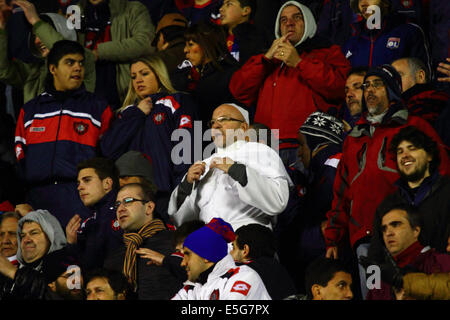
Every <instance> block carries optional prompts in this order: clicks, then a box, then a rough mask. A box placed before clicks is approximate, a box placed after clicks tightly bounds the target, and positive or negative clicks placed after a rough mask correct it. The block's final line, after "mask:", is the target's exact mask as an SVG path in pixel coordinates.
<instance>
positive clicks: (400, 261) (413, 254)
mask: <svg viewBox="0 0 450 320" xmlns="http://www.w3.org/2000/svg"><path fill="white" fill-rule="evenodd" d="M422 250H424V246H423V245H421V244H420V242H419V241H416V242H414V243H413V244H412V245H410V246H409V247H408V248H406V249H405V250H403V251H402V252H400V253H399V254H398V255H396V256H395V257H394V260H395V262H396V263H397V266H398V267H399V268H403V267H405V266H407V265H408V264H411V263H413V262H414V260H416V259H417V256H418V255H419V254H420V253H421V252H422Z"/></svg>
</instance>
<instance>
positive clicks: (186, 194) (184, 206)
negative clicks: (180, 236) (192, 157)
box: [168, 104, 292, 229]
mask: <svg viewBox="0 0 450 320" xmlns="http://www.w3.org/2000/svg"><path fill="white" fill-rule="evenodd" d="M210 125H211V128H212V131H211V136H212V139H213V141H214V145H215V148H216V152H215V153H214V154H212V155H211V156H210V157H208V158H206V159H204V160H203V161H198V162H196V163H194V164H193V165H192V166H191V167H190V168H189V170H188V172H187V174H186V176H185V177H184V178H183V180H182V182H181V183H180V184H179V185H178V187H177V188H176V189H175V190H174V191H173V192H172V195H171V198H170V202H169V211H168V212H169V215H170V216H171V217H172V219H173V220H174V222H175V225H176V226H179V225H181V224H183V223H184V222H186V221H190V220H194V219H199V220H202V221H204V222H205V223H208V222H209V221H210V220H211V219H212V218H214V217H219V218H222V219H223V220H225V221H226V222H228V223H230V224H231V225H232V227H233V229H238V228H239V227H240V226H243V225H247V224H251V223H258V224H261V225H264V226H266V227H268V228H270V229H272V228H273V225H274V221H275V218H276V216H277V215H278V214H279V213H281V212H282V211H283V210H284V209H285V208H286V205H287V201H288V197H289V186H290V185H292V182H291V180H290V178H289V177H288V174H287V172H286V170H285V168H284V165H283V163H282V161H281V159H280V157H279V156H278V154H277V153H276V151H275V150H273V149H272V148H270V147H268V146H267V145H265V144H262V143H257V142H247V138H248V137H249V135H251V134H252V133H253V134H255V133H254V132H251V130H248V127H249V116H248V112H247V111H246V110H244V109H243V108H241V107H239V106H237V105H235V104H223V105H220V106H219V107H217V108H216V109H215V110H214V112H213V115H212V119H211V121H210ZM260 133H261V132H260ZM255 136H256V134H255ZM250 141H252V139H250ZM208 148H209V146H208V147H207V149H208ZM207 149H205V150H207Z"/></svg>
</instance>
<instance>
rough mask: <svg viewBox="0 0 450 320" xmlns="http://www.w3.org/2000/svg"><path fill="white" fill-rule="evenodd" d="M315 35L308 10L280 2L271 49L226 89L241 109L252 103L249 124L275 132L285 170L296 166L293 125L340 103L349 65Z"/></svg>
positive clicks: (333, 47)
mask: <svg viewBox="0 0 450 320" xmlns="http://www.w3.org/2000/svg"><path fill="white" fill-rule="evenodd" d="M316 30H317V26H316V21H315V19H314V17H313V15H312V13H311V11H310V10H309V9H308V7H306V6H305V5H302V4H300V3H298V2H296V1H288V2H286V3H285V4H284V5H283V6H282V7H281V9H280V11H279V12H278V17H277V21H276V24H275V37H276V38H277V39H276V40H275V41H274V42H273V43H272V46H271V48H270V49H269V50H268V51H267V52H266V53H265V54H260V55H255V56H253V57H251V58H250V59H249V60H248V61H247V63H246V64H244V66H242V68H241V69H239V70H238V71H237V72H236V73H235V74H234V75H233V77H232V78H231V81H230V84H229V87H230V91H231V93H232V94H233V96H234V98H235V99H237V100H238V101H240V102H241V103H243V104H245V105H246V106H247V107H249V106H251V105H252V104H254V103H256V102H257V107H256V114H255V122H260V123H264V124H266V125H268V126H269V127H270V128H271V129H279V130H280V149H281V152H280V156H281V158H282V159H283V161H284V162H287V163H285V164H289V163H292V162H295V161H296V148H297V146H298V143H297V129H298V124H299V123H303V122H304V121H305V120H306V118H307V117H308V115H310V114H311V113H312V112H314V111H323V112H327V111H328V110H329V109H330V108H332V107H334V106H336V105H338V104H339V103H341V102H342V101H343V99H344V85H345V79H346V75H347V73H348V71H349V70H350V64H349V62H348V61H347V60H346V59H345V57H344V55H343V54H342V52H341V49H340V47H339V46H337V45H332V44H331V42H329V41H328V40H326V39H324V38H321V37H319V36H316Z"/></svg>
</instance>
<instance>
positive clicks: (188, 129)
mask: <svg viewBox="0 0 450 320" xmlns="http://www.w3.org/2000/svg"><path fill="white" fill-rule="evenodd" d="M197 110H198V108H197V105H196V104H195V102H194V100H193V99H192V98H191V97H190V96H188V95H182V98H181V101H180V107H179V109H178V110H177V111H176V112H175V113H174V120H175V121H174V127H173V128H172V129H173V130H172V138H174V136H173V133H174V131H175V130H179V129H182V130H179V131H178V133H180V134H181V136H182V137H181V138H180V140H181V141H179V140H175V141H172V152H173V154H172V156H173V157H174V156H176V157H179V159H180V160H182V161H180V162H181V163H177V164H175V163H174V166H173V177H174V181H172V182H173V185H174V186H177V185H179V184H180V183H181V180H182V179H183V177H184V175H185V174H186V172H187V171H188V170H189V167H190V166H191V165H192V163H194V153H195V143H191V141H194V121H196V120H198V113H197ZM186 139H187V140H186ZM187 142H189V143H187ZM177 146H179V147H183V148H181V150H178V149H175V148H177ZM185 146H186V147H187V148H184V147H185ZM184 151H189V152H188V153H186V154H185V153H184ZM189 153H190V154H189Z"/></svg>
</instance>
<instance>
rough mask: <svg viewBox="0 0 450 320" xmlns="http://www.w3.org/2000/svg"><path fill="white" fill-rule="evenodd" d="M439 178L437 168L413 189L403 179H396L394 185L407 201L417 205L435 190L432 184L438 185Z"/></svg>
mask: <svg viewBox="0 0 450 320" xmlns="http://www.w3.org/2000/svg"><path fill="white" fill-rule="evenodd" d="M440 178H441V175H440V174H439V170H435V171H434V172H433V173H432V174H431V175H430V176H429V177H426V178H425V179H424V180H423V181H422V183H421V184H420V186H419V187H417V188H415V189H414V190H413V189H411V188H410V187H409V185H408V182H407V181H405V180H404V179H398V180H397V181H396V182H395V185H396V186H397V187H398V189H399V191H400V193H401V194H402V197H403V198H405V199H407V200H408V202H409V203H412V204H413V205H415V206H417V205H419V204H420V203H421V202H422V201H423V200H424V199H425V198H426V197H428V195H430V194H431V193H432V192H433V191H434V190H435V188H434V186H437V185H438V184H437V183H438V182H439V181H440V180H441V179H440Z"/></svg>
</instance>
